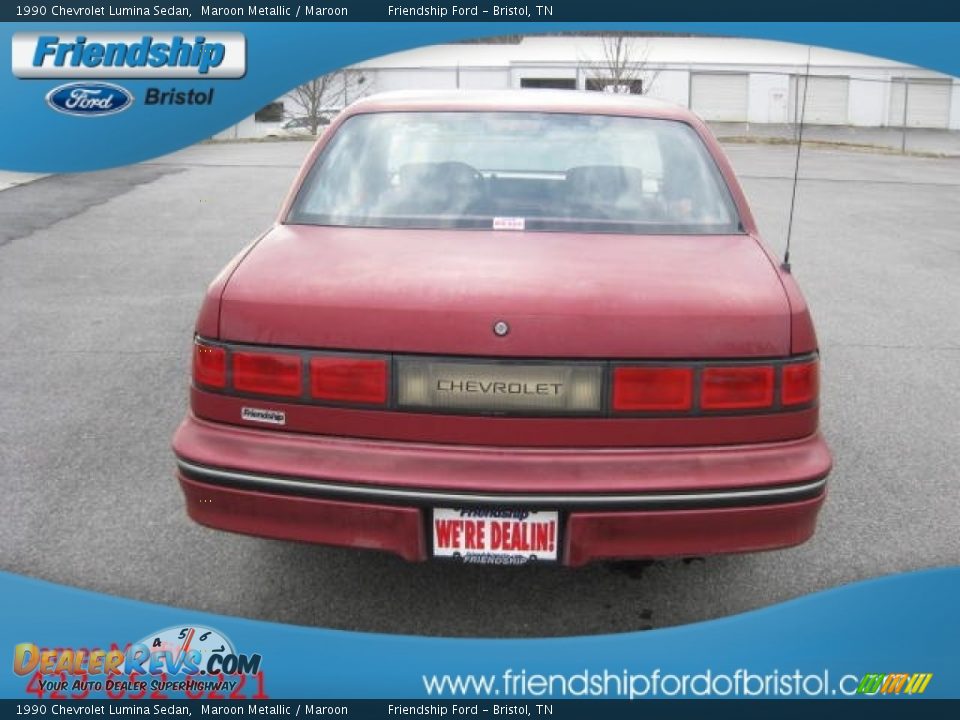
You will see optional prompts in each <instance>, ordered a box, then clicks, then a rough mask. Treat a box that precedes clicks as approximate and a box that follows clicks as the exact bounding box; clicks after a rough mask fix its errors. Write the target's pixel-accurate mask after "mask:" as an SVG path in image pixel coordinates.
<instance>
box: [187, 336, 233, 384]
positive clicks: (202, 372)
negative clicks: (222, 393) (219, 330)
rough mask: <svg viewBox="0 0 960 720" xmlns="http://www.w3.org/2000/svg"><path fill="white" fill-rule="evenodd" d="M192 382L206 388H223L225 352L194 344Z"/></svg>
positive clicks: (225, 362) (210, 346)
mask: <svg viewBox="0 0 960 720" xmlns="http://www.w3.org/2000/svg"><path fill="white" fill-rule="evenodd" d="M193 381H194V382H195V383H197V384H198V385H206V386H207V387H215V388H222V387H225V386H226V384H227V351H226V350H224V349H223V348H222V347H214V346H213V345H204V344H203V343H200V342H195V343H194V344H193Z"/></svg>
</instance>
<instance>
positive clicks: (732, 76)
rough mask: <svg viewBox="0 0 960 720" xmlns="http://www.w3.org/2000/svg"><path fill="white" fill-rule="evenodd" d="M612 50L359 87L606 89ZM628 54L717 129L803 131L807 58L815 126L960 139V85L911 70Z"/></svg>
mask: <svg viewBox="0 0 960 720" xmlns="http://www.w3.org/2000/svg"><path fill="white" fill-rule="evenodd" d="M605 42H606V43H607V44H609V40H607V41H604V39H603V38H601V37H588V36H565V37H537V36H533V37H525V38H523V39H522V40H521V41H520V42H518V43H511V44H479V43H478V44H451V45H433V46H430V47H424V48H418V49H415V50H409V51H405V52H399V53H395V54H392V55H386V56H383V57H379V58H375V59H372V60H367V61H365V62H361V63H358V64H356V65H353V66H351V68H349V69H350V70H351V71H354V72H356V73H358V74H359V75H360V76H362V77H363V80H364V82H363V84H362V85H361V86H358V87H359V88H360V89H361V91H362V93H363V94H369V93H371V92H380V91H386V90H406V89H430V88H436V89H447V88H457V87H459V88H467V89H470V88H476V89H486V90H489V89H500V88H518V87H568V88H573V89H579V90H585V89H602V87H603V85H604V84H605V82H604V80H605V77H604V76H605V75H607V76H609V74H610V73H609V70H608V66H609V62H608V61H607V60H606V59H605V58H606V57H607V56H608V55H609V50H608V49H607V48H605ZM628 43H629V60H630V64H629V66H630V67H631V68H632V70H633V74H634V77H635V80H634V82H633V83H631V85H632V91H634V92H637V91H642V92H644V93H645V94H648V95H650V96H651V97H656V98H660V99H662V100H667V101H670V102H675V103H678V104H680V105H684V106H687V107H690V108H692V109H693V110H694V111H695V112H696V113H698V114H699V115H700V116H701V117H703V118H704V119H705V120H708V121H711V122H733V123H777V124H780V123H792V122H794V121H795V119H796V117H797V114H798V111H797V108H798V107H801V106H802V105H803V96H804V80H803V78H804V76H805V75H807V63H808V58H809V78H810V80H809V89H808V90H807V95H806V111H805V117H804V120H805V122H806V123H808V124H811V125H851V126H860V127H902V126H904V125H906V126H907V127H916V128H939V129H953V130H958V129H960V80H958V79H956V78H952V77H950V76H947V75H943V74H941V73H937V72H933V71H929V70H923V69H920V68H916V67H914V66H911V65H905V64H902V63H897V62H893V61H891V60H884V59H882V58H875V57H870V56H867V55H859V54H856V53H850V52H843V51H837V50H829V49H825V48H812V49H809V51H808V47H807V46H805V45H794V44H790V43H780V42H773V41H767V40H745V39H737V38H714V37H710V38H704V37H669V36H666V37H633V38H630V39H629V40H628ZM808 52H809V55H808ZM608 89H610V88H608ZM627 89H628V88H627V86H622V88H621V90H624V91H625V90H627ZM347 99H348V100H351V99H355V98H353V97H352V96H350V97H348V98H347ZM278 102H282V103H283V104H284V109H285V114H286V115H287V116H290V115H296V114H297V113H296V104H295V103H294V102H292V98H291V97H289V96H285V97H284V98H280V99H279V100H278ZM338 106H342V101H340V102H339V103H338ZM275 109H276V108H275ZM275 127H276V123H273V124H270V123H262V122H257V121H256V119H255V118H254V117H251V118H248V119H247V120H245V121H244V122H242V123H240V124H239V125H238V126H236V127H235V128H231V129H229V130H227V131H225V132H224V133H222V134H221V135H220V136H219V137H236V136H239V137H250V136H258V135H265V134H268V131H271V129H272V128H275Z"/></svg>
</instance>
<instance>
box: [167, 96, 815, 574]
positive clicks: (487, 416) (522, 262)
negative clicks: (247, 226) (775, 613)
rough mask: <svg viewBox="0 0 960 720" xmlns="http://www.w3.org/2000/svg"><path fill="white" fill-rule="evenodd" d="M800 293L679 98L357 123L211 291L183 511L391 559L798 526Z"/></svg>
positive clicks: (494, 100)
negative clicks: (675, 101)
mask: <svg viewBox="0 0 960 720" xmlns="http://www.w3.org/2000/svg"><path fill="white" fill-rule="evenodd" d="M818 394H819V388H818V354H817V340H816V336H815V334H814V330H813V325H812V323H811V320H810V315H809V313H808V311H807V306H806V303H805V302H804V299H803V297H802V295H801V294H800V291H799V290H798V288H797V285H796V284H795V282H794V280H793V278H792V277H791V276H790V274H789V273H787V272H785V271H784V270H783V269H781V268H780V266H779V264H778V262H777V260H776V258H774V257H773V256H772V255H771V253H770V251H769V250H768V249H767V248H766V247H765V246H764V244H763V243H762V241H761V240H760V238H759V237H758V234H757V228H756V225H755V223H754V219H753V216H752V215H751V213H750V209H749V208H748V207H747V203H746V200H745V198H744V195H743V192H742V190H741V189H740V186H739V184H738V183H737V180H736V178H735V177H734V174H733V171H732V169H731V167H730V164H729V162H728V161H727V159H726V157H725V156H724V154H723V152H722V150H721V149H720V147H719V146H718V144H717V142H716V140H715V139H714V138H713V136H712V135H711V134H710V132H709V130H708V129H707V128H706V127H705V126H704V124H703V123H702V122H701V121H700V120H699V119H698V118H697V117H695V116H694V115H692V114H691V113H690V112H689V111H687V110H685V109H683V108H680V107H675V106H672V105H666V104H661V103H657V102H653V101H650V100H646V99H640V98H636V97H630V96H618V95H604V94H599V93H596V94H594V93H574V92H562V91H561V92H555V91H530V90H524V91H516V92H496V93H460V92H456V93H454V92H444V93H398V94H387V95H380V96H377V97H372V98H368V99H365V100H362V101H360V102H358V103H356V104H354V105H352V106H351V107H349V108H348V109H347V110H346V111H345V112H343V113H342V114H341V115H340V116H339V117H338V118H337V119H336V120H335V121H334V123H332V125H331V126H330V127H329V128H328V129H327V131H326V132H325V133H324V134H323V136H322V137H321V138H320V140H319V141H318V142H317V144H316V147H315V148H314V149H313V151H312V152H311V153H310V155H309V157H308V158H307V160H306V162H305V163H304V166H303V168H302V170H301V171H300V174H299V177H298V178H297V180H296V182H295V183H294V186H293V189H292V191H291V193H290V195H289V198H288V199H287V201H286V202H285V203H284V206H283V208H282V209H281V211H280V214H279V216H278V218H277V221H276V223H275V224H274V225H273V226H272V227H271V228H270V229H269V230H268V231H267V232H266V233H265V234H264V235H263V236H262V237H260V238H259V239H258V240H256V241H255V242H254V243H252V244H251V245H249V246H248V247H247V248H246V249H244V250H243V251H242V252H241V253H240V254H239V255H238V256H237V257H236V258H235V259H234V260H233V261H232V262H231V263H230V264H229V265H228V266H227V268H226V269H225V270H224V271H223V272H222V273H221V274H220V275H219V276H218V277H217V279H216V280H214V282H213V284H212V285H211V286H210V288H209V290H208V292H207V295H206V299H205V301H204V303H203V307H202V309H201V311H200V316H199V318H198V320H197V325H196V339H195V343H194V355H193V386H192V388H191V398H190V400H191V402H190V406H191V409H190V412H189V414H188V416H187V418H186V419H185V420H184V422H183V424H182V425H181V426H180V428H179V429H178V430H177V433H176V436H175V437H174V441H173V447H174V451H175V453H176V456H177V468H178V477H179V480H180V484H181V486H182V488H183V492H184V494H185V496H186V502H187V510H188V512H189V513H190V516H191V517H192V518H193V519H194V520H196V521H198V522H200V523H203V524H204V525H209V526H211V527H215V528H220V529H223V530H231V531H234V532H241V533H248V534H252V535H261V536H265V537H273V538H284V539H290V540H302V541H307V542H314V543H325V544H330V545H345V546H351V547H358V548H373V549H377V550H385V551H388V552H392V553H396V554H397V555H400V556H401V557H404V558H406V559H407V560H426V559H428V558H454V559H458V560H460V561H462V562H471V563H496V564H521V563H525V562H530V561H538V562H550V561H556V562H561V563H564V564H568V565H582V564H584V563H587V562H590V561H595V560H605V559H613V558H651V557H664V556H689V555H704V554H712V553H727V552H742V551H754V550H766V549H771V548H780V547H786V546H790V545H796V544H798V543H801V542H803V541H805V540H806V539H808V538H809V537H810V536H811V535H812V533H813V531H814V527H815V523H816V518H817V513H818V511H819V509H820V507H821V505H822V503H823V500H824V496H825V485H826V476H827V474H828V472H829V471H830V465H831V458H830V453H829V450H828V448H827V446H826V444H825V442H824V440H823V438H822V437H821V435H820V434H819V432H818Z"/></svg>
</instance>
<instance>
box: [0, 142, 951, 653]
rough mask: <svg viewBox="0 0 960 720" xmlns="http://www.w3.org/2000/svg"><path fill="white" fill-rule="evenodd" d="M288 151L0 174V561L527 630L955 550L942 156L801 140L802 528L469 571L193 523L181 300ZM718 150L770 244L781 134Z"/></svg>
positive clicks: (241, 236)
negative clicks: (660, 555) (571, 561)
mask: <svg viewBox="0 0 960 720" xmlns="http://www.w3.org/2000/svg"><path fill="white" fill-rule="evenodd" d="M307 149H308V144H307V143H303V142H283V143H249V144H205V145H200V146H196V147H194V148H190V149H188V150H185V151H182V152H180V153H176V154H174V155H171V156H168V157H165V158H162V159H159V160H157V161H154V162H150V163H145V164H142V165H137V166H132V167H127V168H121V169H116V170H109V171H104V172H100V173H90V174H84V175H59V176H50V177H44V178H40V179H38V180H35V181H33V182H30V183H28V184H21V185H18V186H15V187H11V188H10V189H8V190H4V191H3V192H0V307H2V308H3V311H2V313H0V347H2V348H3V352H2V355H0V397H2V398H3V400H2V402H0V496H2V497H3V507H4V510H3V514H2V522H0V569H3V570H8V571H12V572H16V573H21V574H24V575H29V576H33V577H38V578H44V579H47V580H51V581H54V582H58V583H63V584H66V585H72V586H78V587H82V588H87V589H91V590H96V591H100V592H105V593H110V594H115V595H120V596H125V597H130V598H136V599H140V600H145V601H150V602H156V603H163V604H169V605H174V606H179V607H183V608H189V609H196V610H203V611H210V612H216V613H225V614H231V615H237V616H243V617H250V618H257V619H265V620H274V621H280V622H287V623H295V624H300V625H315V626H324V627H331V628H343V629H351V630H364V631H377V632H393V633H410V634H431V635H468V636H546V635H576V634H593V633H607V632H619V631H628V630H638V629H649V628H653V627H664V626H670V625H676V624H681V623H689V622H694V621H700V620H707V619H711V618H715V617H720V616H725V615H729V614H732V613H738V612H742V611H746V610H750V609H753V608H758V607H763V606H766V605H769V604H772V603H776V602H779V601H784V600H788V599H790V598H795V597H798V596H801V595H804V594H807V593H810V592H814V591H817V590H821V589H825V588H831V587H835V586H837V585H842V584H845V583H849V582H853V581H856V580H860V579H864V578H872V577H877V576H882V575H886V574H890V573H897V572H901V571H906V570H913V569H918V568H926V567H934V566H941V565H956V564H957V563H958V562H960V473H958V470H957V468H958V467H960V412H958V408H960V382H958V377H960V312H958V308H960V282H958V280H957V278H958V277H960V235H958V233H957V228H958V227H960V202H958V198H960V161H958V160H956V159H932V158H917V157H901V156H896V155H885V154H873V153H868V152H855V151H845V150H839V149H822V148H817V149H814V148H811V149H805V150H804V154H803V157H802V164H801V176H802V180H801V182H800V184H799V191H798V198H797V211H796V223H795V227H794V233H793V250H792V255H793V264H794V272H795V274H796V276H797V278H798V280H799V282H800V283H801V286H802V287H803V289H804V291H805V293H806V295H807V299H808V300H809V302H810V305H811V307H812V310H813V313H814V318H815V320H816V322H817V328H818V332H819V337H820V344H821V348H822V359H823V364H822V371H823V396H822V401H823V411H822V420H823V429H824V432H825V434H826V436H827V438H828V441H829V442H830V444H831V446H832V448H833V451H834V453H835V457H836V467H835V470H834V472H833V474H832V475H831V479H830V495H829V499H828V502H827V504H826V506H825V509H824V511H823V513H822V514H821V520H820V526H819V529H818V531H817V534H816V536H815V537H814V538H813V540H811V541H810V542H808V543H807V544H805V545H803V546H801V547H799V548H795V549H790V550H785V551H779V552H771V553H763V554H753V555H744V556H728V557H717V558H707V559H705V560H688V561H681V560H675V561H667V562H655V563H626V564H602V565H593V566H589V567H586V568H581V569H575V570H570V569H566V568H562V567H542V566H541V567H531V568H505V567H473V566H457V565H450V564H419V565H412V564H407V563H405V562H403V561H402V560H399V559H397V558H394V557H391V556H387V555H381V554H378V553H373V552H362V551H352V550H342V549H330V548H322V547H315V546H309V545H302V544H296V543H288V542H280V541H271V540H262V539H256V538H251V537H244V536H238V535H230V534H226V533H222V532H218V531H214V530H209V529H206V528H203V527H200V526H198V525H196V524H194V523H193V522H191V521H190V520H189V519H188V518H187V516H186V514H185V512H184V508H183V500H182V497H181V494H180V490H179V488H178V486H177V484H176V482H175V481H174V478H173V457H172V455H171V452H170V447H169V443H170V437H171V435H172V433H173V430H174V428H175V427H176V425H177V423H178V422H179V421H180V419H181V417H182V416H183V414H184V411H185V409H186V406H187V385H188V372H189V362H188V361H189V353H190V345H191V333H192V328H193V323H194V318H195V313H196V311H197V309H198V306H199V302H200V299H201V297H202V294H203V290H204V288H205V287H206V285H207V283H208V282H209V281H210V280H211V279H212V278H213V277H214V275H215V274H216V273H217V272H218V271H219V269H220V268H221V267H222V266H223V265H224V264H225V263H226V262H227V261H228V260H229V259H230V257H232V256H233V255H234V254H235V253H236V252H237V251H238V250H239V249H240V248H241V247H242V246H244V245H245V244H246V243H247V242H249V241H250V240H251V239H252V238H253V237H255V236H256V235H257V233H258V232H259V231H260V230H261V229H263V228H264V227H266V226H267V225H268V224H269V223H270V222H271V221H272V218H273V216H274V214H275V213H276V211H277V208H278V207H279V204H280V201H281V199H282V198H283V196H284V194H285V193H286V191H287V188H288V186H289V184H290V182H291V181H292V179H293V177H294V174H295V172H296V169H297V167H298V165H299V162H300V160H301V159H302V157H303V155H304V154H305V153H306V151H307ZM728 151H729V153H730V155H731V157H732V159H733V162H734V165H735V167H736V168H737V170H738V172H739V173H740V174H741V178H742V180H743V183H744V186H745V188H746V191H747V194H748V196H749V198H750V201H751V203H752V205H753V207H754V211H755V213H756V215H757V217H758V220H759V223H760V227H761V229H762V230H763V231H764V232H765V234H766V237H767V238H768V241H769V242H770V244H771V245H773V246H774V247H776V248H778V250H780V249H782V245H783V240H784V237H785V229H786V219H787V212H788V208H789V201H790V191H791V181H790V177H791V175H792V170H793V160H794V150H793V148H790V147H784V146H765V145H733V146H730V147H729V148H728ZM851 621H852V622H855V618H852V619H851Z"/></svg>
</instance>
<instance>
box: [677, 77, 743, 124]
mask: <svg viewBox="0 0 960 720" xmlns="http://www.w3.org/2000/svg"><path fill="white" fill-rule="evenodd" d="M690 107H691V109H693V111H694V112H695V113H697V115H699V116H700V117H702V118H703V119H704V120H713V121H715V122H746V121H747V76H746V75H744V74H739V73H693V74H692V75H691V76H690Z"/></svg>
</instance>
